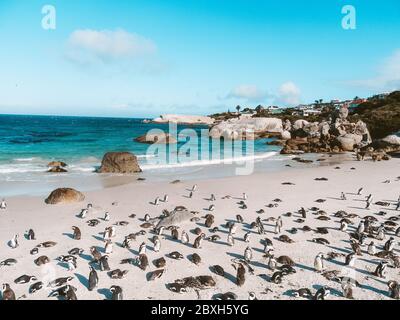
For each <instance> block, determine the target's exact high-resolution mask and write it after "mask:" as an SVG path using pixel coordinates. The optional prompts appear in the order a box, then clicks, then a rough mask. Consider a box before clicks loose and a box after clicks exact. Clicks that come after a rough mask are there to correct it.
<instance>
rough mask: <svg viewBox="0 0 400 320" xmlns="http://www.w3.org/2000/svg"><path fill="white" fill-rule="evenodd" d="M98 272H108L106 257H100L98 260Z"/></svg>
mask: <svg viewBox="0 0 400 320" xmlns="http://www.w3.org/2000/svg"><path fill="white" fill-rule="evenodd" d="M99 264H100V270H101V271H110V266H109V264H108V256H107V255H105V256H102V257H101V258H100V260H99Z"/></svg>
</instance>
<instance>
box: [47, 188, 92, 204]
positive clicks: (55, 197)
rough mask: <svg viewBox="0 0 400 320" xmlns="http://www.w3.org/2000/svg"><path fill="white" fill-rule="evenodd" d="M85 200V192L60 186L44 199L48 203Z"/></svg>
mask: <svg viewBox="0 0 400 320" xmlns="http://www.w3.org/2000/svg"><path fill="white" fill-rule="evenodd" d="M83 200H85V196H84V194H83V193H81V192H79V191H77V190H75V189H72V188H59V189H56V190H54V191H53V192H52V193H51V194H50V195H49V196H48V197H47V199H46V200H45V201H44V202H46V203H47V204H59V203H61V204H63V203H75V202H81V201H83Z"/></svg>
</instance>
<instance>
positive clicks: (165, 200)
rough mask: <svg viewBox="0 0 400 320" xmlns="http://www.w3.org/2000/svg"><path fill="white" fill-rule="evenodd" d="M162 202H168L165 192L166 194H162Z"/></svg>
mask: <svg viewBox="0 0 400 320" xmlns="http://www.w3.org/2000/svg"><path fill="white" fill-rule="evenodd" d="M163 202H168V195H167V194H166V195H164V199H163Z"/></svg>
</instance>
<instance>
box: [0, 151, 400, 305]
mask: <svg viewBox="0 0 400 320" xmlns="http://www.w3.org/2000/svg"><path fill="white" fill-rule="evenodd" d="M335 167H336V166H320V167H311V168H303V169H302V168H299V167H298V166H297V167H295V168H287V170H285V171H284V172H272V173H257V174H253V175H250V176H240V177H230V178H221V179H208V180H205V179H203V180H199V181H184V182H182V183H177V184H171V183H166V182H164V183H154V182H146V181H145V182H142V183H140V184H139V183H135V184H127V185H122V186H116V187H113V188H108V189H103V190H98V191H93V192H86V193H85V195H86V200H85V202H83V203H78V204H73V205H55V206H51V205H46V204H45V203H44V201H43V200H44V197H27V196H25V197H14V198H9V199H7V202H8V208H7V209H6V210H1V211H0V260H1V261H2V260H5V259H7V258H14V259H16V260H17V261H18V262H17V264H15V265H13V266H9V267H0V283H9V284H10V285H11V288H12V289H13V290H14V291H15V294H16V296H17V297H21V296H24V295H25V296H26V299H47V297H48V295H49V293H50V292H51V290H49V288H43V289H42V290H40V291H38V292H36V293H34V294H29V292H28V290H29V286H30V284H15V283H14V280H15V279H16V278H18V277H19V276H21V275H23V274H27V275H34V276H36V277H37V278H38V281H39V280H41V281H43V282H44V283H48V282H49V280H52V279H54V278H59V277H65V276H73V277H74V279H73V280H72V281H71V282H70V284H72V285H73V286H74V287H76V288H77V292H76V294H77V297H78V299H107V298H110V291H109V288H110V287H111V286H112V285H118V286H121V287H122V288H123V291H124V297H125V299H198V295H199V297H200V298H201V299H212V297H213V296H214V295H215V294H217V293H225V292H227V291H231V292H234V293H235V294H237V296H238V298H239V299H247V298H248V295H249V294H248V293H249V292H250V291H251V292H254V293H255V294H256V296H257V298H258V299H296V298H294V297H293V296H292V292H291V290H295V289H299V288H309V289H310V290H311V291H312V292H313V293H315V292H316V291H317V290H318V289H319V288H320V287H321V286H323V285H327V286H329V287H330V288H331V292H332V295H331V296H330V297H329V299H343V296H342V289H341V285H340V283H338V282H334V281H329V280H327V279H326V278H325V277H324V276H322V275H321V274H320V273H317V272H316V271H315V269H314V259H315V257H316V255H317V254H318V253H319V252H322V253H324V254H327V253H329V252H332V251H334V252H337V253H343V254H348V253H350V252H351V251H352V249H351V246H350V243H349V235H348V232H352V231H354V229H355V228H357V226H358V224H359V221H360V218H362V217H365V216H367V215H372V216H374V217H376V218H377V219H378V220H379V221H380V222H384V221H386V220H387V219H388V218H389V217H394V216H398V215H399V214H400V211H395V206H394V204H395V202H396V201H397V198H398V197H399V194H400V181H399V179H397V177H398V176H400V170H399V169H400V159H393V160H391V161H387V162H379V163H373V162H371V161H365V162H356V161H346V162H343V163H342V164H340V165H339V167H340V169H335ZM322 177H325V178H327V179H328V180H327V181H316V180H315V178H322ZM177 179H178V178H177ZM386 180H390V183H387V181H386ZM385 181H386V183H384V182H385ZM284 182H291V183H293V185H284V184H282V183H284ZM195 183H196V184H197V185H198V188H197V190H196V191H195V192H194V195H193V198H191V199H190V198H189V197H187V196H188V194H189V191H188V189H190V188H191V187H192V185H193V184H195ZM60 187H61V186H60ZM361 187H363V188H364V192H363V195H361V196H359V195H356V194H355V193H356V192H357V190H358V189H359V188H361ZM244 192H245V193H246V194H247V195H248V200H246V201H245V202H246V205H247V209H240V208H239V205H238V202H239V201H240V200H242V199H241V198H242V194H243V193H244ZM341 192H345V193H346V197H347V200H341V199H340V195H341ZM212 193H213V194H215V196H216V199H217V200H216V201H215V202H213V203H214V204H215V210H214V211H213V212H212V214H213V215H214V216H215V223H214V225H213V227H214V226H218V228H219V230H220V231H219V232H217V233H216V234H218V235H219V236H220V237H221V239H220V240H219V241H217V242H210V241H203V244H202V247H201V249H195V248H193V246H192V244H193V241H194V239H195V237H196V236H195V235H194V234H193V233H192V230H193V229H194V228H196V227H200V228H201V229H202V231H203V232H204V233H205V234H206V236H209V235H212V233H210V232H209V229H208V228H206V227H205V225H204V219H203V218H202V217H204V216H205V215H206V214H208V213H210V212H209V211H207V210H206V208H208V207H209V205H210V204H211V202H210V201H209V200H207V199H208V198H209V197H210V194H212ZM370 193H372V194H373V196H374V202H376V201H385V202H390V203H391V206H390V207H381V206H378V205H374V204H373V205H371V209H370V210H366V209H365V196H366V195H368V194H370ZM165 194H168V195H169V201H168V202H167V203H163V202H160V204H159V205H158V206H156V205H154V204H152V202H153V201H154V199H155V198H156V197H157V196H159V197H161V198H162V197H163V196H164V195H165ZM227 195H230V196H231V198H226V199H222V198H223V197H225V196H227ZM277 198H279V199H281V200H282V202H274V199H277ZM317 199H324V200H326V201H325V202H323V203H317V202H315V201H316V200H317ZM87 203H92V204H93V206H94V209H93V210H92V211H91V212H90V214H89V215H88V216H87V218H86V219H81V218H79V217H77V215H78V214H79V212H80V211H81V209H82V208H84V207H86V204H87ZM113 203H115V204H114V205H113ZM274 203H276V204H278V206H277V207H273V208H269V207H267V205H268V204H274ZM178 205H182V206H185V207H187V208H188V209H189V210H192V211H198V212H199V214H198V217H200V218H201V219H200V221H199V222H197V223H196V222H186V223H184V224H182V225H181V226H180V229H179V230H180V231H181V230H186V231H187V232H188V233H189V237H190V243H189V244H188V245H184V244H182V243H180V241H174V240H172V238H171V236H170V232H169V231H165V232H164V236H163V239H162V240H161V250H160V252H155V251H154V250H153V244H152V242H151V241H150V239H151V238H152V237H153V236H154V234H153V233H151V231H150V229H146V231H147V234H146V235H144V236H138V237H137V240H136V242H134V243H133V246H132V248H131V249H124V248H122V247H120V244H121V243H122V241H123V239H124V236H126V235H128V234H130V233H134V232H138V231H140V230H141V227H140V225H141V224H142V223H143V220H142V218H143V217H144V215H145V214H146V213H147V214H149V215H150V216H152V217H155V216H158V215H160V214H161V213H162V210H163V209H167V210H173V209H174V208H175V207H176V206H178ZM301 207H304V208H306V209H310V208H312V207H318V208H319V209H321V210H324V211H326V213H327V215H328V217H329V218H330V220H329V221H322V220H318V219H317V217H318V216H317V215H313V214H312V211H309V212H308V214H307V218H306V219H305V222H304V223H299V222H295V220H297V219H299V218H300V215H299V214H298V213H297V211H298V210H299V209H300V208H301ZM260 209H264V210H265V213H262V214H258V213H257V212H256V211H258V210H260ZM339 210H344V211H346V212H347V213H354V214H357V215H358V216H359V217H356V218H354V219H352V221H353V222H354V224H353V225H352V226H350V227H349V230H348V231H347V233H346V232H342V231H340V230H339V226H340V223H339V221H340V220H341V219H340V218H336V217H334V216H333V214H334V213H336V212H337V211H339ZM106 211H108V212H109V213H110V216H111V220H110V221H109V222H105V221H103V220H102V218H103V216H104V213H105V212H106ZM379 211H384V212H386V213H387V214H386V215H384V216H380V215H376V213H377V212H379ZM287 212H292V213H293V214H292V216H291V217H287V216H284V215H283V214H285V213H287ZM132 214H136V217H135V218H130V217H129V216H130V215H132ZM237 214H240V215H242V216H243V218H244V223H243V224H239V226H238V230H237V232H236V234H235V245H234V246H232V247H231V246H229V245H228V244H227V235H228V229H226V228H224V227H223V226H224V225H225V224H226V223H227V221H229V220H236V218H235V217H236V215H237ZM279 216H282V220H283V228H282V231H281V233H280V234H275V233H274V225H275V223H274V222H272V221H270V220H269V221H267V219H268V218H271V217H274V218H277V217H279ZM257 217H260V218H261V219H263V223H264V227H265V230H266V233H265V234H264V235H259V234H258V233H257V230H256V229H253V230H250V229H249V225H250V224H251V223H252V222H253V221H255V220H256V218H257ZM89 219H99V220H100V224H99V225H97V226H96V227H89V226H88V225H87V223H86V221H87V220H89ZM117 221H128V222H129V224H128V225H127V226H117V227H116V229H117V235H116V237H115V238H113V241H114V252H113V253H111V254H110V258H109V264H110V267H111V270H114V269H117V268H120V269H121V270H129V272H128V274H127V275H126V277H125V278H124V279H118V280H114V279H111V278H110V277H109V276H108V274H107V272H102V271H100V270H98V271H97V272H98V275H99V286H98V288H96V289H95V290H93V291H91V292H90V291H88V289H87V282H88V280H87V279H88V276H89V266H88V263H89V262H90V261H91V260H92V258H91V256H90V252H89V248H90V246H96V247H98V249H99V250H100V252H102V254H104V253H103V248H104V244H103V240H102V232H103V231H104V229H105V227H107V226H110V225H112V224H114V223H116V222H117ZM305 225H307V226H309V227H311V228H312V229H314V230H315V228H317V227H326V228H327V229H328V231H329V233H328V234H326V235H323V234H317V233H315V232H314V231H310V232H304V231H302V230H297V233H296V234H291V233H289V232H288V230H290V229H292V228H302V227H303V226H305ZM72 226H78V227H79V228H80V229H81V231H82V240H73V239H72V238H71V234H72V229H71V227H72ZM31 228H32V229H33V230H34V231H35V233H36V239H37V240H31V241H29V240H26V239H25V238H24V233H25V232H26V231H27V230H29V229H31ZM249 231H250V242H249V243H246V242H244V241H243V237H244V234H245V233H247V232H249ZM14 234H19V235H20V245H19V247H18V248H16V249H11V248H10V247H9V246H8V244H7V243H8V241H9V240H10V239H11V238H12V237H13V236H14ZM280 235H287V236H289V237H290V238H291V239H293V241H294V243H285V242H281V241H279V240H278V237H279V236H280ZM391 235H392V234H391V233H390V232H389V233H388V234H387V236H386V239H385V240H383V241H379V240H374V241H375V243H376V245H377V251H381V250H382V246H383V244H384V243H385V242H386V240H387V239H388V238H389V237H390V236H391ZM266 237H267V238H269V239H271V240H272V242H273V245H274V251H275V256H276V257H279V256H282V255H287V256H290V257H291V258H292V259H293V260H294V261H295V263H296V265H295V267H294V268H295V270H296V273H295V274H290V275H287V276H285V277H284V278H283V281H282V283H281V284H274V283H272V282H270V277H271V276H272V274H273V273H274V271H272V270H270V269H269V268H268V266H267V262H268V259H267V258H264V257H263V255H264V252H263V249H264V245H263V244H262V240H263V239H265V238H266ZM321 237H322V238H325V239H327V240H328V241H329V242H330V244H329V245H322V244H318V243H314V242H312V241H311V240H312V239H313V238H321ZM50 240H51V241H55V242H57V245H56V246H54V247H52V248H43V249H40V251H39V254H38V255H35V256H32V255H30V254H29V252H30V250H31V249H32V248H33V247H35V246H36V245H37V244H39V243H41V242H44V241H50ZM371 240H372V239H367V240H366V243H367V244H369V242H370V241H371ZM143 241H144V242H146V244H147V255H148V258H149V267H148V268H147V270H146V271H142V270H141V269H139V268H138V267H137V266H135V265H129V264H120V261H121V260H122V259H126V258H135V257H136V256H137V254H138V250H139V246H140V244H141V243H142V242H143ZM260 241H261V242H260ZM395 243H396V245H395V249H394V253H395V254H399V245H398V237H396V236H395ZM247 246H249V247H250V248H252V251H253V258H252V261H251V264H250V265H251V267H252V268H254V273H253V274H250V273H249V272H248V271H247V272H246V281H245V284H244V285H243V286H241V287H238V286H237V285H236V283H235V278H236V271H235V269H234V267H233V266H232V261H231V260H232V259H234V258H243V253H244V251H245V249H246V247H247ZM75 247H79V248H82V249H84V254H83V255H81V256H80V257H78V259H77V261H78V267H77V269H76V270H74V271H71V272H70V271H68V270H67V268H66V264H62V263H59V262H58V261H57V260H56V258H57V257H58V256H60V255H66V254H67V252H68V251H69V250H70V249H72V248H75ZM366 249H367V247H366V246H363V247H362V251H363V255H362V256H357V260H356V262H355V266H354V268H351V267H347V266H345V265H344V259H345V258H344V257H338V258H336V259H333V260H331V261H325V266H326V269H327V270H338V271H341V272H348V271H349V270H350V272H351V275H352V277H354V278H355V279H356V280H357V281H358V282H359V283H360V284H361V287H357V288H354V298H355V299H390V298H389V297H388V291H387V281H388V280H397V281H399V280H400V275H399V270H398V269H395V268H388V269H387V274H386V278H385V279H383V278H378V277H376V276H374V275H372V274H371V271H374V270H375V268H376V266H377V264H378V263H379V262H380V261H381V260H382V259H380V258H378V257H375V256H371V255H369V254H368V253H367V252H366ZM172 251H179V252H180V253H182V254H183V256H184V259H182V260H173V259H171V258H169V257H167V256H166V255H167V254H168V253H170V252H172ZM194 252H196V253H198V254H199V255H200V256H201V258H202V262H201V263H200V264H199V265H195V264H193V263H192V262H191V261H190V260H189V259H188V256H190V255H191V254H192V253H194ZM40 255H46V256H48V257H49V258H50V260H51V262H50V263H49V264H47V265H44V266H41V267H39V266H36V265H35V264H34V262H33V260H34V259H36V258H37V257H39V256H40ZM160 257H165V259H166V261H167V264H166V267H165V273H164V275H163V276H162V277H161V278H160V279H156V280H155V281H147V279H146V275H147V273H148V272H150V271H154V270H156V269H157V268H156V267H155V266H154V265H153V263H152V261H153V260H154V259H157V258H160ZM216 264H218V265H220V266H222V267H223V268H224V269H225V273H226V275H225V277H221V276H218V275H215V274H213V272H212V271H211V270H210V266H212V265H216ZM199 275H211V276H213V277H214V279H215V280H216V286H215V287H213V288H211V289H205V290H201V291H199V292H198V293H196V291H194V290H189V292H188V293H183V294H178V293H173V292H171V291H170V290H168V289H167V288H166V284H167V283H171V282H174V280H176V279H180V278H183V277H187V276H199ZM32 283H33V282H32ZM32 283H31V284H32ZM266 289H268V290H266ZM51 299H55V298H51ZM300 299H302V298H300Z"/></svg>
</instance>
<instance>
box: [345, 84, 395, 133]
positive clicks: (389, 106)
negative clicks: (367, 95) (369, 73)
mask: <svg viewBox="0 0 400 320" xmlns="http://www.w3.org/2000/svg"><path fill="white" fill-rule="evenodd" d="M350 117H351V118H352V120H353V121H357V120H362V121H364V122H365V123H366V124H367V126H368V129H369V131H370V133H371V136H372V138H373V139H381V138H384V137H386V136H387V135H389V134H393V133H396V132H399V131H400V91H394V92H392V93H391V94H390V95H388V96H387V97H386V98H385V99H381V100H379V99H371V100H369V101H367V102H365V103H362V104H360V105H359V106H358V107H357V108H356V109H355V110H354V111H353V112H352V114H351V115H350Z"/></svg>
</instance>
